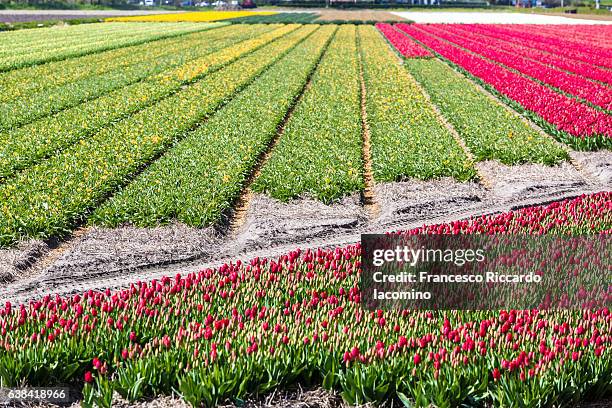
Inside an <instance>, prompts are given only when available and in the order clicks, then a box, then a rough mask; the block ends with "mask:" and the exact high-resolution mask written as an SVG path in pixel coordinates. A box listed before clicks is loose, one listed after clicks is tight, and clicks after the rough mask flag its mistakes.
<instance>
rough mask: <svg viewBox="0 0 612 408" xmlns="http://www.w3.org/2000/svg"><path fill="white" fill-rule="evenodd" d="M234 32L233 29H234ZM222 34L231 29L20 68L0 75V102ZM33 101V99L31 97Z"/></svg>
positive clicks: (120, 66) (127, 64)
mask: <svg viewBox="0 0 612 408" xmlns="http://www.w3.org/2000/svg"><path fill="white" fill-rule="evenodd" d="M223 26H224V24H212V25H210V28H211V29H212V28H217V27H223ZM234 30H235V28H234ZM219 33H224V34H226V35H231V33H232V29H231V28H228V27H225V28H224V29H220V28H219V29H217V31H216V32H212V31H210V30H206V31H202V32H196V33H193V34H186V35H185V36H180V37H171V38H167V39H163V40H159V41H157V42H155V43H154V44H155V46H152V45H153V44H150V43H145V44H138V45H133V46H128V47H122V48H116V49H113V50H109V51H105V52H100V53H95V54H89V55H84V56H82V57H76V58H70V59H67V60H63V61H57V62H51V63H48V64H42V65H35V66H31V67H27V68H23V69H16V70H13V71H8V72H3V73H0V89H2V93H1V94H0V103H3V102H8V101H11V100H14V99H17V98H24V97H26V96H29V95H34V94H36V93H39V92H41V91H43V90H47V89H50V88H55V87H59V86H60V85H65V84H68V83H71V82H76V81H77V80H83V79H84V78H88V77H94V76H99V75H102V74H104V73H107V72H109V71H112V70H115V69H123V68H126V67H129V66H130V65H134V64H137V63H139V62H141V61H144V60H148V61H151V60H152V59H153V58H158V57H161V56H164V55H166V54H168V53H170V52H175V53H181V52H184V51H185V50H186V49H187V48H189V47H193V46H194V45H195V44H197V42H198V41H203V40H206V39H207V38H209V37H210V36H211V35H213V36H214V35H218V34H219ZM32 97H33V98H34V97H35V96H32Z"/></svg>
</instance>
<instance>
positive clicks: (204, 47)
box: [0, 26, 274, 179]
mask: <svg viewBox="0 0 612 408" xmlns="http://www.w3.org/2000/svg"><path fill="white" fill-rule="evenodd" d="M273 28H274V26H249V27H243V28H235V27H233V28H232V27H228V28H221V29H219V30H214V31H211V32H209V33H208V34H209V35H207V36H206V38H207V39H208V42H206V43H205V44H199V42H200V41H201V38H196V39H195V41H196V43H195V44H191V46H192V48H190V49H187V50H185V51H184V52H182V53H181V52H177V54H176V56H175V59H174V61H173V62H174V64H170V65H168V64H162V61H158V63H157V64H156V66H157V67H159V70H160V71H162V72H163V74H161V75H160V74H158V75H153V76H150V77H148V78H145V79H144V80H142V81H140V82H137V83H135V84H133V85H130V86H127V87H125V88H120V89H118V90H116V91H113V92H110V93H109V94H107V95H104V96H102V97H100V98H96V99H94V100H91V101H86V102H84V103H82V104H80V105H77V106H75V107H73V108H70V109H66V110H64V111H61V112H59V113H57V114H55V115H53V116H50V117H46V118H43V119H40V120H37V121H34V122H32V123H29V124H27V125H25V126H22V127H20V128H16V129H13V130H10V131H7V132H4V133H0V179H2V178H7V177H10V176H11V175H13V174H14V173H15V172H16V171H18V170H22V169H24V168H26V167H28V166H30V165H32V164H33V163H36V162H38V161H40V160H41V159H44V158H45V157H49V156H50V155H52V154H53V153H56V152H58V151H60V150H61V149H64V148H66V147H68V146H70V145H71V144H73V143H75V142H76V141H79V140H81V139H84V138H86V137H88V136H90V135H92V134H94V133H95V132H97V131H99V130H100V129H102V128H104V127H106V126H108V125H111V124H112V123H113V122H116V121H117V120H120V119H122V118H124V117H127V116H129V115H131V114H133V113H135V112H137V111H139V110H140V109H143V108H145V107H147V106H150V105H152V104H154V103H155V102H157V101H159V100H161V99H163V98H166V97H168V96H170V95H172V94H173V93H175V92H177V91H179V90H180V88H181V86H183V85H184V84H186V83H189V82H191V81H194V80H196V79H198V78H200V77H201V76H203V75H205V74H206V73H210V72H211V71H214V70H216V69H219V68H221V67H223V66H224V65H226V64H227V63H228V62H231V61H232V60H234V59H236V58H239V57H240V55H242V54H243V53H245V52H250V51H252V48H251V47H249V46H247V47H245V44H247V45H248V44H249V42H247V43H245V44H242V43H241V42H243V41H245V40H247V39H249V38H252V37H255V42H251V45H253V46H258V45H261V43H260V42H259V41H258V40H257V36H258V35H262V34H266V33H268V32H269V31H272V29H273ZM228 30H229V31H228ZM228 34H231V35H228ZM194 45H197V46H194ZM226 47H232V48H226ZM230 57H231V58H230ZM186 60H190V61H187V62H185V63H184V64H181V61H186ZM177 64H181V65H178V66H174V68H173V65H177ZM200 66H206V67H207V69H206V70H205V71H202V72H199V71H195V72H194V75H190V76H187V77H184V78H180V79H176V80H168V78H172V77H173V76H179V75H180V74H181V73H182V72H183V71H185V70H186V69H188V68H189V67H191V68H198V67H200ZM166 69H171V70H170V71H167V72H164V71H165V70H166ZM173 72H175V74H173Z"/></svg>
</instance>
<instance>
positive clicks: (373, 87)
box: [359, 26, 476, 181]
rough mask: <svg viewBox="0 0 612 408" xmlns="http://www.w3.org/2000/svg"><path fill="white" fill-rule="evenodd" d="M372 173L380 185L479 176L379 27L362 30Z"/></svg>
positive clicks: (361, 39)
mask: <svg viewBox="0 0 612 408" xmlns="http://www.w3.org/2000/svg"><path fill="white" fill-rule="evenodd" d="M359 35H360V42H361V55H362V61H363V71H364V81H365V85H366V95H367V97H366V109H367V113H368V125H369V127H370V137H371V152H372V172H373V173H374V178H375V180H377V181H397V180H401V179H404V178H418V179H425V180H426V179H432V178H436V177H444V176H452V177H455V178H456V179H458V180H468V179H471V178H474V177H475V175H476V171H475V169H474V165H473V163H471V162H470V161H469V160H468V158H467V156H466V155H465V153H464V152H463V150H462V149H461V147H460V146H459V144H458V143H457V141H456V140H455V139H454V138H453V136H452V135H451V133H450V131H449V130H448V129H446V128H445V127H444V125H443V124H442V123H441V121H440V120H439V119H438V117H437V116H436V114H435V111H434V108H433V106H432V105H431V104H430V103H429V102H428V101H427V99H426V97H425V95H424V94H423V91H422V90H421V89H420V88H419V86H418V85H417V83H416V81H415V80H414V78H413V77H412V76H410V74H408V72H407V71H406V70H405V69H404V67H403V66H402V65H401V63H400V60H399V58H398V56H397V55H396V54H395V53H394V52H393V51H392V50H391V48H390V47H389V44H388V43H387V41H386V40H385V39H384V38H383V37H382V35H381V34H380V33H379V32H378V31H377V30H376V29H375V28H374V27H366V26H360V27H359Z"/></svg>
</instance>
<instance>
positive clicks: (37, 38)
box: [0, 24, 151, 56]
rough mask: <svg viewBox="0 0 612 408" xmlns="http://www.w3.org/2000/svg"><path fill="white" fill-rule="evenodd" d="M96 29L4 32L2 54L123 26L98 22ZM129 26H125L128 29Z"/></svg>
mask: <svg viewBox="0 0 612 408" xmlns="http://www.w3.org/2000/svg"><path fill="white" fill-rule="evenodd" d="M94 27H95V30H94V31H93V32H92V31H89V30H88V29H87V28H85V27H77V26H71V27H62V28H63V29H62V30H51V29H45V30H42V31H41V32H40V33H39V34H36V31H34V30H25V31H18V32H17V31H13V32H3V33H2V39H3V40H4V41H3V42H2V43H1V44H0V56H6V55H9V54H10V53H11V50H13V52H19V53H23V52H26V51H27V50H36V51H40V50H41V49H43V48H44V44H48V45H49V47H57V46H58V44H62V43H64V44H67V45H68V44H74V43H75V42H76V41H77V38H78V39H81V38H86V39H88V40H92V39H96V38H98V39H99V38H101V36H102V35H108V34H109V33H111V32H112V31H113V30H115V29H118V28H121V27H119V26H118V25H116V24H115V25H103V24H97V25H95V26H94ZM127 28H128V27H124V29H127ZM142 29H143V30H145V31H147V30H150V29H151V27H142Z"/></svg>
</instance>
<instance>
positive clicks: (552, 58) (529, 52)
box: [444, 24, 612, 84]
mask: <svg viewBox="0 0 612 408" xmlns="http://www.w3.org/2000/svg"><path fill="white" fill-rule="evenodd" d="M444 28H445V29H447V31H449V32H451V33H455V34H460V35H466V36H468V38H471V39H473V40H483V41H491V40H492V39H494V40H495V41H496V45H497V46H498V47H499V49H500V50H503V51H506V52H515V53H516V54H517V55H520V56H522V57H525V58H529V59H531V60H534V61H537V62H541V63H543V64H546V65H549V66H551V67H555V68H559V69H562V70H565V71H568V72H572V73H574V74H578V75H580V76H582V77H584V78H589V79H593V80H596V81H600V82H603V83H606V84H612V71H610V70H607V69H605V68H601V67H598V66H595V65H592V64H588V63H586V62H582V61H578V60H574V59H570V58H567V57H563V56H561V55H557V54H551V53H549V52H545V51H540V50H536V49H534V48H530V47H527V46H525V45H522V44H516V43H512V42H509V41H507V40H503V39H501V38H499V37H496V36H495V35H493V34H490V33H488V32H487V31H486V30H485V29H483V28H482V27H481V25H480V24H475V25H465V26H464V25H460V26H452V27H450V26H448V25H447V26H445V27H444Z"/></svg>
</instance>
